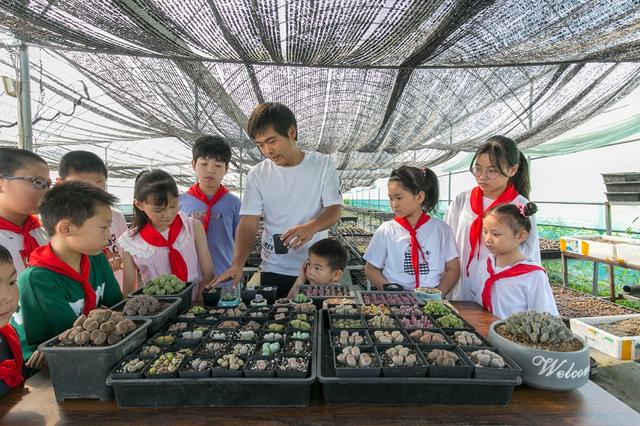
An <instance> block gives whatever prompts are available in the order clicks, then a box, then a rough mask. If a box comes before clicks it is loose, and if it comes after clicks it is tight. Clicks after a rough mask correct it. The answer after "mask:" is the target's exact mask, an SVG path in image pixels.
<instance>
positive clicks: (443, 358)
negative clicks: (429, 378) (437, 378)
mask: <svg viewBox="0 0 640 426" xmlns="http://www.w3.org/2000/svg"><path fill="white" fill-rule="evenodd" d="M459 360H460V357H459V356H458V354H456V353H454V352H451V351H447V350H444V349H433V350H432V351H431V352H429V353H428V354H427V361H429V364H435V365H438V366H440V367H453V366H455V365H456V363H458V361H459Z"/></svg>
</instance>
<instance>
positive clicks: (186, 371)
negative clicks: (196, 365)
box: [178, 355, 215, 379]
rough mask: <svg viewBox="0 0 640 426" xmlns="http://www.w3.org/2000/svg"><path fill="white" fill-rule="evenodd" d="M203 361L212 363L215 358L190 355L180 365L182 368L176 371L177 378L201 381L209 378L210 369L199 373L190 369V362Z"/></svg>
mask: <svg viewBox="0 0 640 426" xmlns="http://www.w3.org/2000/svg"><path fill="white" fill-rule="evenodd" d="M197 358H200V359H205V360H208V361H214V360H215V357H214V356H210V355H209V356H208V355H192V356H189V357H187V358H186V359H185V361H184V362H183V363H182V366H181V367H180V368H179V369H178V376H179V377H182V378H194V379H201V378H204V377H211V367H209V368H207V369H204V370H199V371H195V370H193V369H191V361H192V360H194V359H197Z"/></svg>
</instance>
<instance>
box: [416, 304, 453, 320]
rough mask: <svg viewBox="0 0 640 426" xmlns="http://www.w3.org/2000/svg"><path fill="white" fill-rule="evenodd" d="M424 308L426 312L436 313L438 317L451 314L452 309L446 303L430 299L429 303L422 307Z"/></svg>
mask: <svg viewBox="0 0 640 426" xmlns="http://www.w3.org/2000/svg"><path fill="white" fill-rule="evenodd" d="M422 310H423V311H424V312H425V313H427V314H431V315H434V316H436V317H441V316H445V315H449V314H451V310H450V309H449V308H447V306H446V305H445V304H444V303H442V302H438V301H435V300H430V301H428V302H427V303H425V305H424V306H423V307H422Z"/></svg>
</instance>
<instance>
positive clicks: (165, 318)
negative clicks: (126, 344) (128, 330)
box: [111, 297, 182, 334]
mask: <svg viewBox="0 0 640 426" xmlns="http://www.w3.org/2000/svg"><path fill="white" fill-rule="evenodd" d="M128 300H130V299H125V300H123V301H122V302H120V303H118V304H117V305H114V306H113V307H112V308H111V309H113V310H114V311H122V308H124V305H125V303H127V301H128ZM181 302H182V299H180V298H179V297H166V298H163V299H162V300H160V303H166V304H168V305H169V306H167V307H166V308H165V309H164V310H163V311H162V312H160V313H158V314H155V315H145V316H137V315H134V316H127V318H129V319H132V320H145V319H150V320H151V325H150V326H149V330H148V331H147V333H148V334H154V333H155V332H156V331H159V330H160V329H162V327H164V326H165V325H166V324H167V323H168V322H169V321H171V320H172V319H174V318H176V317H177V316H178V308H179V307H180V303H181Z"/></svg>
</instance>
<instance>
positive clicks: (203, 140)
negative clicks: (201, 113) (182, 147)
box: [191, 135, 231, 166]
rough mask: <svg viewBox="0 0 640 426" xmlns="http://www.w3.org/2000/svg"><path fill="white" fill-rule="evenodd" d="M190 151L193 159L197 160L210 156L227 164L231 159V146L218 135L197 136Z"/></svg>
mask: <svg viewBox="0 0 640 426" xmlns="http://www.w3.org/2000/svg"><path fill="white" fill-rule="evenodd" d="M191 152H192V154H193V161H197V160H198V158H212V159H214V160H216V161H222V162H224V163H225V164H226V165H227V166H228V165H229V162H230V161H231V148H230V147H229V144H228V143H227V141H225V140H224V139H223V138H221V137H220V136H210V135H205V136H201V137H199V138H198V139H197V140H196V141H195V143H194V144H193V148H192V150H191Z"/></svg>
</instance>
